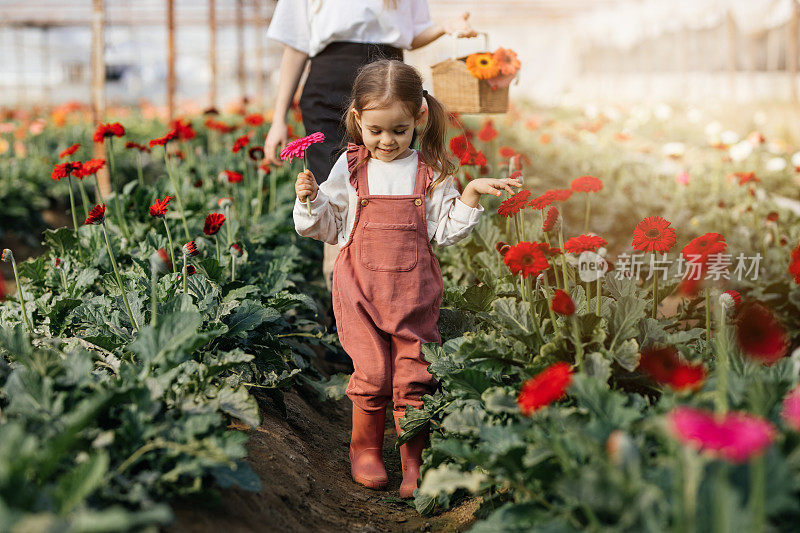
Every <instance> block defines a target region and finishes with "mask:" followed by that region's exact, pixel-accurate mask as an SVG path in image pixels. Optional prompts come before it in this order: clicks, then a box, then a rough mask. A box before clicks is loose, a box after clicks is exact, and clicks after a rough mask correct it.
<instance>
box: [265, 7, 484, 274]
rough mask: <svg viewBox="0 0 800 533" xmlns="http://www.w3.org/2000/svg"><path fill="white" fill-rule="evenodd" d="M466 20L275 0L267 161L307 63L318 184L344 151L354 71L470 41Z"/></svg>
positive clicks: (420, 11)
mask: <svg viewBox="0 0 800 533" xmlns="http://www.w3.org/2000/svg"><path fill="white" fill-rule="evenodd" d="M468 18H469V13H463V14H462V15H461V16H460V17H457V18H454V19H450V20H447V21H445V22H443V23H440V24H434V23H433V21H431V19H430V14H429V12H428V2H427V0H278V4H277V6H276V7H275V12H274V13H273V16H272V22H271V23H270V27H269V30H268V32H267V36H269V37H271V38H273V39H275V40H277V41H280V42H282V43H283V44H284V48H283V58H282V59H281V69H280V75H279V79H278V94H277V97H276V100H275V111H274V116H273V121H272V126H271V127H270V130H269V133H268V135H267V138H266V141H265V143H264V152H265V154H266V161H267V162H268V163H271V164H276V165H280V161H278V159H277V157H276V154H277V152H278V151H279V150H280V149H281V148H282V147H283V145H284V144H285V143H286V140H287V126H286V113H287V112H288V111H289V107H290V105H291V101H292V96H293V95H294V93H295V91H296V90H297V85H298V83H299V81H300V77H301V75H302V73H303V70H304V68H305V64H306V61H307V60H309V58H310V63H311V64H310V68H309V73H308V77H307V79H306V82H305V85H304V87H303V94H302V96H301V98H300V110H301V111H302V114H303V124H304V126H305V129H306V131H307V132H309V133H310V132H314V131H321V132H322V133H324V134H325V139H326V140H325V142H324V143H320V144H316V145H312V146H311V147H309V149H308V151H307V154H306V157H307V161H308V167H309V168H310V169H311V171H312V173H313V175H314V176H315V177H316V179H317V181H318V182H320V183H321V182H324V181H325V180H326V179H327V177H328V174H329V173H330V169H331V167H332V166H333V163H334V162H335V161H336V158H337V157H338V155H339V153H341V151H342V150H343V149H344V148H345V146H346V142H345V136H346V133H345V129H344V125H343V124H342V116H343V115H344V112H345V111H346V108H347V104H348V102H349V99H350V91H351V88H352V86H353V81H354V80H355V77H356V74H357V73H358V70H359V68H361V66H363V65H365V64H366V63H370V62H372V61H374V60H376V59H399V60H402V58H403V52H402V50H403V49H408V50H413V49H416V48H420V47H422V46H425V45H427V44H429V43H431V42H433V41H434V40H436V39H438V38H439V37H441V36H442V35H444V34H445V33H449V34H453V35H457V36H459V37H474V36H475V35H476V33H475V31H474V30H473V29H472V28H471V27H470V25H469V22H468ZM337 252H338V247H336V246H335V245H328V244H326V245H325V261H324V263H323V274H324V276H325V281H326V283H327V285H328V288H330V282H331V280H330V278H331V273H332V271H333V261H334V259H335V258H336V253H337Z"/></svg>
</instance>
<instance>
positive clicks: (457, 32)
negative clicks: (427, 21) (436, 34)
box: [442, 11, 478, 37]
mask: <svg viewBox="0 0 800 533" xmlns="http://www.w3.org/2000/svg"><path fill="white" fill-rule="evenodd" d="M468 18H469V11H465V12H464V13H462V14H461V16H460V17H458V18H454V19H450V20H446V21H444V22H443V23H442V30H444V32H445V33H449V34H450V35H454V36H455V37H477V36H478V33H477V32H476V31H475V30H474V29H472V26H470V24H469V22H468V21H467V19H468Z"/></svg>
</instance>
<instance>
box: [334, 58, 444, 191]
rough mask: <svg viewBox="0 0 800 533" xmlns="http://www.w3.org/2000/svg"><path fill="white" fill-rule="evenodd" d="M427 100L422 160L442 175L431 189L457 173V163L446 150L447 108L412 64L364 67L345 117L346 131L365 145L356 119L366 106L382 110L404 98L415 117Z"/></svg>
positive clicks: (377, 63) (392, 62)
mask: <svg viewBox="0 0 800 533" xmlns="http://www.w3.org/2000/svg"><path fill="white" fill-rule="evenodd" d="M423 99H425V101H426V102H427V103H428V120H427V122H426V124H425V128H424V129H423V130H422V134H421V135H420V139H419V156H420V159H421V160H422V162H423V163H425V164H426V165H427V166H429V167H430V168H432V169H434V170H435V171H437V172H439V177H438V178H436V180H435V181H434V182H433V183H432V184H431V186H430V187H429V189H428V193H430V192H431V191H432V190H433V189H434V188H435V187H436V186H438V185H439V184H440V183H441V182H443V181H444V180H445V179H447V177H448V176H452V175H453V174H455V172H456V165H455V163H453V161H451V160H450V158H449V156H448V153H447V145H446V134H447V111H446V110H445V108H444V106H443V105H442V104H441V102H439V101H438V100H437V99H436V98H434V97H433V95H430V94H428V93H427V92H425V93H424V94H423V90H422V77H421V76H420V75H419V72H417V69H415V68H414V67H412V66H409V65H406V64H405V63H403V62H402V61H396V60H393V59H381V60H379V61H375V62H372V63H369V64H367V65H365V66H364V67H362V68H361V70H360V71H359V72H358V76H356V80H355V82H354V83H353V91H352V99H351V102H350V107H348V109H347V114H346V115H345V117H344V121H345V125H346V127H347V133H348V134H349V135H350V138H351V139H352V140H353V142H354V143H356V144H364V139H363V138H362V137H361V128H360V127H359V126H358V123H357V122H356V117H355V113H353V110H356V111H358V113H359V115H360V114H361V113H362V112H363V111H364V110H366V109H381V108H384V107H387V106H389V105H391V104H392V103H393V102H395V101H398V100H399V101H401V102H403V104H404V105H405V106H406V109H407V110H408V112H409V114H410V115H411V116H412V117H415V118H416V117H417V115H419V112H420V110H421V109H422V100H423Z"/></svg>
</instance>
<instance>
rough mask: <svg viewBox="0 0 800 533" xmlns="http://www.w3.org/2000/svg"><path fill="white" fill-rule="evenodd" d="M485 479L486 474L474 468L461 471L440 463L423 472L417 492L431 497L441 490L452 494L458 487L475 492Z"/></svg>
mask: <svg viewBox="0 0 800 533" xmlns="http://www.w3.org/2000/svg"><path fill="white" fill-rule="evenodd" d="M485 480H486V475H485V474H483V473H482V472H478V471H475V470H473V471H471V472H462V471H461V470H458V469H457V468H456V467H455V466H453V465H449V464H442V465H439V466H438V467H436V468H434V469H432V470H428V471H427V472H425V476H424V477H423V478H422V484H421V485H420V487H419V492H420V494H423V495H427V496H433V497H436V496H438V495H439V493H442V492H444V493H446V494H452V493H454V492H455V491H456V490H458V489H466V490H468V491H469V492H471V493H476V492H478V491H479V490H480V485H481V483H482V482H483V481H485Z"/></svg>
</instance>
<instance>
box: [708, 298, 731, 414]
mask: <svg viewBox="0 0 800 533" xmlns="http://www.w3.org/2000/svg"><path fill="white" fill-rule="evenodd" d="M708 300H709V298H708V289H706V305H708ZM720 311H721V313H720V316H719V320H718V321H717V328H718V329H719V331H718V332H717V337H716V341H717V390H716V398H715V399H716V408H717V409H716V410H717V414H720V415H724V414H725V413H726V412H728V334H727V331H726V328H727V323H726V313H727V312H726V310H725V306H724V305H722V304H720ZM706 312H708V308H706Z"/></svg>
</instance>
